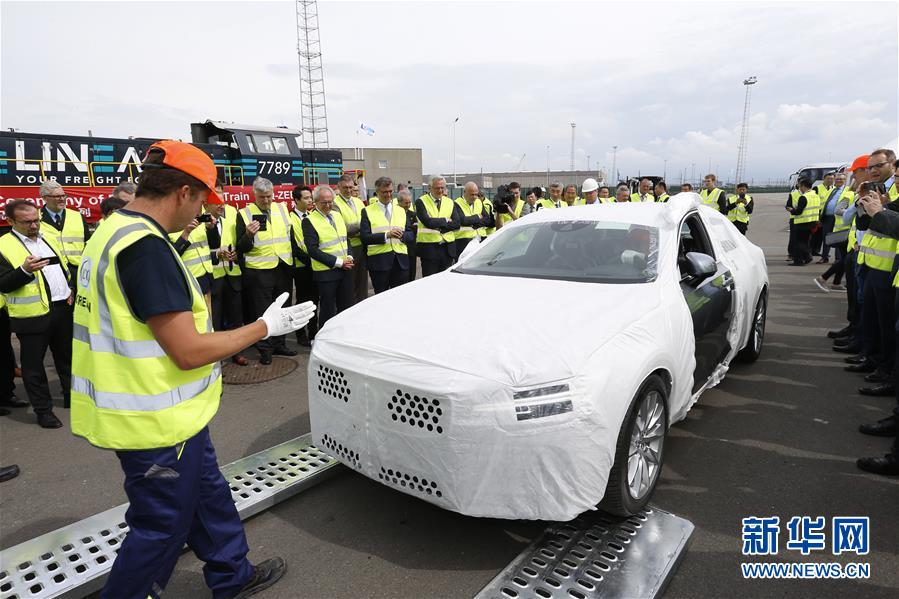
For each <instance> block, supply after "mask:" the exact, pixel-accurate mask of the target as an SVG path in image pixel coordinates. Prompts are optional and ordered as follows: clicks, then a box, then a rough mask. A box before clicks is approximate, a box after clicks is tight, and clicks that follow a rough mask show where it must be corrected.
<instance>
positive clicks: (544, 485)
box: [309, 355, 617, 520]
mask: <svg viewBox="0 0 899 599" xmlns="http://www.w3.org/2000/svg"><path fill="white" fill-rule="evenodd" d="M437 368H439V367H436V366H430V365H419V366H417V367H415V368H414V369H409V368H405V369H403V368H395V369H394V368H384V364H377V365H374V364H371V367H366V368H365V370H366V371H367V372H358V371H356V370H353V369H351V368H348V367H345V366H343V365H338V364H334V363H326V362H324V361H323V360H322V359H321V358H320V357H318V356H315V355H313V357H312V359H311V360H310V365H309V411H310V417H311V421H312V433H313V438H314V440H315V442H316V443H317V444H318V445H319V446H320V447H322V448H325V449H326V450H327V451H329V453H331V454H332V455H334V456H335V457H337V458H338V459H340V460H341V461H342V462H343V463H344V464H346V465H347V466H349V467H350V468H353V469H354V470H357V471H359V472H361V473H363V474H365V475H366V476H368V477H370V478H372V479H374V480H377V481H379V482H382V483H383V484H385V485H388V486H391V487H394V488H396V489H398V490H400V491H403V492H405V493H408V494H411V495H414V496H416V497H420V498H422V499H424V500H426V501H429V502H431V503H434V504H437V505H439V506H441V507H443V508H446V509H450V510H453V511H457V512H461V513H463V514H467V515H472V516H487V517H497V518H515V519H549V520H569V519H571V518H573V517H575V516H576V515H578V514H580V513H582V512H584V511H586V510H589V509H592V508H593V507H594V506H595V505H596V504H597V503H598V502H599V500H600V499H601V498H602V494H603V492H604V490H605V486H606V478H607V476H608V471H609V468H610V465H611V462H612V458H613V456H612V455H611V452H610V451H608V446H609V444H608V442H607V441H603V442H597V439H600V438H602V436H603V435H607V434H614V435H615V436H616V437H617V427H615V430H614V433H611V432H609V431H608V430H607V427H606V426H605V425H604V424H603V423H602V422H601V420H602V419H601V418H599V417H598V416H597V414H596V413H595V412H594V409H593V407H592V406H591V405H590V404H589V402H587V401H579V400H578V394H577V390H576V389H572V390H570V391H569V392H568V393H567V395H566V396H565V397H564V398H550V399H549V400H547V399H543V398H541V399H540V400H539V401H542V402H544V404H545V402H547V401H550V403H554V404H555V405H563V406H565V407H564V409H553V410H547V409H541V410H535V409H530V410H524V409H523V406H522V402H521V401H516V400H515V399H514V398H513V395H514V393H515V391H516V390H513V389H509V388H507V387H504V386H502V385H500V384H498V383H496V382H495V381H489V380H485V379H482V378H479V377H476V376H474V375H471V374H469V373H461V372H453V373H449V374H448V373H446V372H444V371H440V372H439V374H436V373H434V374H431V375H430V376H429V371H431V372H434V369H437ZM388 371H389V372H390V373H391V376H390V378H391V379H392V380H387V378H388V377H386V376H384V375H383V374H381V373H382V372H388ZM394 372H395V373H396V374H395V376H394V375H393V373H394ZM413 377H414V379H415V382H413V380H412V379H413ZM427 380H439V381H442V383H441V386H442V387H443V389H442V390H434V389H427V388H423V385H421V384H420V383H419V382H417V381H427ZM556 400H558V401H556ZM530 403H531V404H533V403H534V402H533V400H530ZM611 446H614V443H612V444H611Z"/></svg>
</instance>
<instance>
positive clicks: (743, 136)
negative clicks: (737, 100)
mask: <svg viewBox="0 0 899 599" xmlns="http://www.w3.org/2000/svg"><path fill="white" fill-rule="evenodd" d="M756 81H758V79H756V78H755V77H749V78H748V79H744V80H743V86H744V87H745V88H746V99H745V100H744V101H743V126H742V127H741V128H740V146H739V147H738V148H737V172H736V175H735V176H734V178H735V179H736V180H737V183H739V182H740V179H742V178H743V177H744V172H745V171H746V146H747V144H748V141H749V91H750V89H751V86H753V85H755V83H756Z"/></svg>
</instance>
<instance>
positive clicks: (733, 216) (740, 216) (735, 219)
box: [727, 193, 752, 223]
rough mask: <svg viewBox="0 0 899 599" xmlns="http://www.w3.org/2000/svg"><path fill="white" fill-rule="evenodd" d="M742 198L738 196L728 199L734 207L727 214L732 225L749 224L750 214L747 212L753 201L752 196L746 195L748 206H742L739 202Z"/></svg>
mask: <svg viewBox="0 0 899 599" xmlns="http://www.w3.org/2000/svg"><path fill="white" fill-rule="evenodd" d="M739 199H740V197H739V196H736V195H732V196H730V197H729V198H727V201H728V203H729V204H730V205H731V206H732V208H731V209H730V211H729V212H728V213H727V218H728V219H729V220H730V222H732V223H748V222H749V213H748V212H746V205H747V204H749V202H751V201H752V196H751V195H749V194H748V193H747V194H746V198H745V199H746V204H740V203H739V202H737V200H739Z"/></svg>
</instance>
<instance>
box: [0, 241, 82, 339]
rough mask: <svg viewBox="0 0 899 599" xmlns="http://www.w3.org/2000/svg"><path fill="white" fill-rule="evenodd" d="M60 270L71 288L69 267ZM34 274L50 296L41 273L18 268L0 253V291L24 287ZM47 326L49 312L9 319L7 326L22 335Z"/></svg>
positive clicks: (30, 333) (45, 280) (37, 331)
mask: <svg viewBox="0 0 899 599" xmlns="http://www.w3.org/2000/svg"><path fill="white" fill-rule="evenodd" d="M7 235H13V233H11V232H10V233H7ZM20 243H21V242H20ZM51 249H53V248H51ZM57 257H58V258H60V256H59V255H57ZM62 272H63V274H65V275H66V278H67V279H68V281H69V287H70V288H71V287H72V280H71V277H70V276H69V269H67V268H63V269H62ZM36 276H39V277H40V280H41V284H42V285H43V286H44V291H46V293H47V297H50V286H49V285H47V279H45V278H44V277H43V276H42V275H37V274H28V273H26V272H25V271H24V270H22V269H21V268H19V266H15V267H14V266H13V265H12V264H10V263H9V261H8V260H7V259H6V257H5V256H3V255H0V293H12V292H13V291H15V290H16V289H19V288H21V287H24V286H25V285H27V284H29V283H31V282H32V281H34V277H36ZM73 293H74V291H73ZM48 326H50V314H49V313H48V314H44V315H43V316H35V317H34V318H10V319H9V328H10V329H12V332H13V333H18V334H22V335H34V334H39V333H43V332H45V331H46V330H47V327H48Z"/></svg>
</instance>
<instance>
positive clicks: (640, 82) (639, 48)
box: [0, 1, 899, 181]
mask: <svg viewBox="0 0 899 599" xmlns="http://www.w3.org/2000/svg"><path fill="white" fill-rule="evenodd" d="M319 17H320V27H321V36H322V52H323V59H324V74H325V90H326V93H327V110H328V125H329V132H330V141H331V145H332V146H334V147H342V146H343V147H348V146H356V145H366V146H371V147H376V146H384V147H421V148H422V151H423V161H424V169H425V171H426V172H429V173H431V172H442V173H444V174H450V173H451V172H452V164H453V152H452V121H453V119H454V118H455V117H457V116H458V117H460V120H459V123H458V124H457V129H456V168H457V171H458V172H465V171H477V170H479V169H481V168H483V169H484V170H485V171H492V170H513V169H516V168H517V167H518V166H519V163H521V166H522V168H523V169H525V170H544V169H545V168H546V166H547V150H546V146H547V145H548V146H549V147H550V149H549V155H550V166H551V168H552V169H553V170H561V169H567V168H568V167H569V162H570V143H571V127H570V125H569V123H570V122H572V121H573V122H575V123H576V124H577V127H576V137H575V157H576V158H575V165H576V167H577V168H579V169H583V168H586V167H587V157H588V155H589V156H590V161H591V166H592V167H593V168H596V167H597V166H599V167H603V166H605V167H611V165H612V146H613V145H617V146H618V152H617V166H618V170H619V171H620V173H621V174H622V175H635V174H637V172H638V171H641V172H642V173H644V174H646V173H652V174H661V173H662V170H663V168H664V161H665V160H666V159H667V174H668V179H669V180H671V181H675V180H677V179H678V178H679V177H678V175H677V173H678V172H682V170H683V169H687V175H688V176H689V175H690V170H691V163H695V165H696V167H695V168H696V173H697V176H698V175H699V173H700V172H704V171H705V170H706V169H707V168H708V165H709V163H710V162H711V165H712V168H713V169H715V168H716V166H717V168H718V171H719V173H720V175H722V176H723V177H725V178H726V177H728V174H729V173H730V172H731V171H732V169H733V168H734V167H735V165H736V158H737V145H738V140H739V133H740V123H741V119H742V113H743V99H744V87H743V85H742V81H743V79H745V78H746V77H747V76H749V75H755V76H757V77H758V80H759V82H758V84H757V85H755V86H753V89H752V107H751V114H752V116H751V122H750V132H749V152H748V161H747V177H746V178H747V179H750V178H751V179H754V180H756V181H761V180H766V179H768V178H773V179H780V178H784V177H786V176H787V175H788V174H789V173H791V172H793V171H794V170H795V169H796V168H798V167H800V166H803V165H805V164H807V163H812V162H819V161H828V160H834V161H851V160H852V159H853V158H854V157H855V156H857V155H859V154H861V153H866V152H868V151H870V150H871V149H872V148H874V147H876V146H879V145H883V144H886V143H888V142H893V140H895V138H896V137H897V90H899V58H897V56H899V48H897V40H899V32H897V4H896V3H895V2H879V3H862V2H801V3H788V2H777V3H760V2H751V3H724V2H716V3H685V2H670V3H641V2H627V3H586V2H571V3H565V2H514V3H513V2H492V3H491V2H421V1H419V2H415V3H412V2H364V3H363V2H334V1H322V2H319ZM0 20H2V29H0V40H2V47H0V50H2V59H0V73H2V74H0V85H2V88H0V127H2V128H3V129H6V128H7V127H15V128H17V129H20V130H22V131H27V132H39V133H60V134H81V135H84V134H86V133H87V130H88V129H90V130H92V131H93V133H94V135H101V136H110V137H127V136H128V135H134V136H142V137H175V138H183V139H189V137H190V127H189V123H190V122H192V121H202V120H205V119H207V118H210V119H217V120H226V121H234V122H240V123H252V124H259V125H266V126H272V125H287V126H290V127H296V128H299V126H300V119H299V100H298V87H299V85H298V69H297V56H296V23H295V12H294V2H290V1H288V2H198V3H191V2H178V3H175V2H153V3H143V2H66V3H50V2H9V1H2V3H0ZM360 121H364V122H365V123H366V124H368V125H370V126H371V127H373V128H374V129H375V131H376V133H375V135H374V136H373V137H365V136H360V135H358V134H357V133H356V130H357V128H358V126H359V122H360ZM522 155H525V158H524V160H523V161H522V160H521V157H522Z"/></svg>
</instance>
